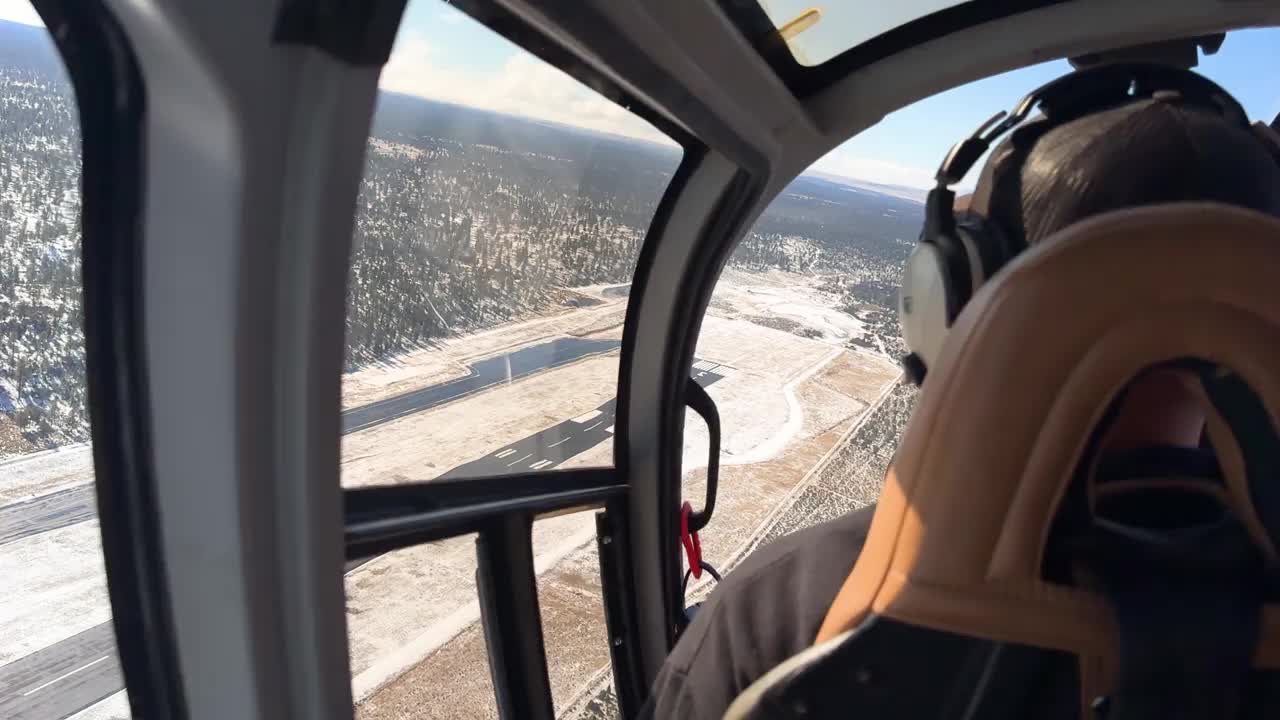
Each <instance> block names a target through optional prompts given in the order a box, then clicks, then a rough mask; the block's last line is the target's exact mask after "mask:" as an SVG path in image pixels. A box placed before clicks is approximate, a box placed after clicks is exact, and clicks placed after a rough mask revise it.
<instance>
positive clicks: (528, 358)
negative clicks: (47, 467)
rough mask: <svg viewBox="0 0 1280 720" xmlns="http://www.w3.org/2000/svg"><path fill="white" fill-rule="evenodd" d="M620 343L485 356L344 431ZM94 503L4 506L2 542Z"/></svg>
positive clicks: (558, 343)
mask: <svg viewBox="0 0 1280 720" xmlns="http://www.w3.org/2000/svg"><path fill="white" fill-rule="evenodd" d="M621 344H622V343H620V342H619V341H617V340H586V339H583V338H558V339H555V340H550V341H547V342H544V343H539V344H538V345H530V346H529V347H525V348H521V349H519V350H516V351H515V352H512V353H507V354H504V355H496V356H494V357H490V358H486V359H484V360H480V361H478V362H476V363H473V364H471V365H470V366H469V368H468V369H469V370H470V374H468V375H467V376H466V377H461V378H458V379H456V380H450V381H449V382H445V383H440V384H439V385H432V386H430V387H425V388H422V389H421V390H415V391H413V392H408V393H405V394H403V395H397V396H395V397H392V398H387V399H386V400H379V401H378V402H375V403H370V404H368V405H361V406H360V407H356V408H351V409H350V410H347V411H346V412H344V413H342V432H343V434H344V435H345V434H346V433H349V432H356V431H357V430H365V429H368V428H371V427H373V426H375V425H381V424H382V423H385V422H390V421H392V420H395V419H396V418H401V417H404V416H405V415H411V414H413V413H416V412H422V411H423V410H430V409H431V408H434V407H437V406H439V405H443V404H445V403H448V402H453V401H454V400H460V399H462V398H464V397H466V396H468V395H471V394H472V393H477V392H480V391H482V390H485V389H486V388H490V387H493V386H494V385H498V384H500V383H507V382H512V381H515V380H519V379H521V378H524V377H527V376H529V375H532V374H533V373H536V372H541V371H543V370H550V369H552V368H557V367H560V366H561V365H567V364H569V363H571V362H574V361H576V360H581V359H582V358H585V357H590V356H593V355H602V354H604V353H607V352H612V351H613V350H616V349H617V348H618V347H619V346H621ZM95 505H96V502H95V498H94V492H93V486H92V485H79V486H76V487H73V488H68V489H66V490H61V491H58V492H55V493H50V494H48V495H42V496H40V497H37V498H32V499H30V500H24V501H22V502H17V503H12V504H9V505H5V506H4V507H0V546H3V545H4V544H5V543H9V542H13V541H14V540H20V539H22V538H24V537H27V536H28V535H35V534H36V533H42V532H48V531H50V530H57V529H58V528H62V527H66V526H68V525H74V524H76V523H79V522H84V521H85V520H92V519H93V518H94V517H96V516H97V511H98V509H97V507H96V506H95Z"/></svg>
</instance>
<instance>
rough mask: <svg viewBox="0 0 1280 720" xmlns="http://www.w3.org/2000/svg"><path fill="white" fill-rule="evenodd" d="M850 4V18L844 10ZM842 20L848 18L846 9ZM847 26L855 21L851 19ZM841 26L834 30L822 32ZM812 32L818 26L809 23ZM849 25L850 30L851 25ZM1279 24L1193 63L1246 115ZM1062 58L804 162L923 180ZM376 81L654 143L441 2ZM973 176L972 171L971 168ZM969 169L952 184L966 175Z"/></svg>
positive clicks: (790, 10)
mask: <svg viewBox="0 0 1280 720" xmlns="http://www.w3.org/2000/svg"><path fill="white" fill-rule="evenodd" d="M766 3H767V8H766V9H767V11H768V12H770V13H774V14H775V15H774V19H775V20H777V21H779V22H785V20H778V18H781V17H794V13H798V12H800V11H801V10H803V9H805V8H807V7H810V6H811V5H810V3H811V0H766ZM954 3H955V0H894V1H893V2H883V0H850V1H849V2H847V3H843V4H833V5H832V6H831V7H833V8H836V10H833V12H843V13H845V17H843V18H842V17H840V16H837V15H828V16H825V17H824V18H823V20H822V21H821V22H819V23H818V24H817V25H815V26H814V27H812V28H810V29H809V30H806V31H805V32H804V33H802V34H801V35H799V36H798V38H797V40H799V39H806V38H807V39H808V40H806V42H808V45H806V51H807V52H808V53H809V59H821V58H823V57H827V56H830V55H831V54H833V53H836V52H838V51H839V50H841V49H843V47H842V46H843V45H847V44H849V43H850V42H853V41H856V39H857V38H859V37H861V36H860V35H858V34H856V33H862V34H864V35H865V34H875V33H876V32H878V31H879V30H880V29H882V27H891V26H892V25H894V24H896V23H899V22H903V21H905V20H907V19H909V18H911V17H913V16H918V15H920V14H923V13H925V12H928V11H930V10H933V9H937V8H940V7H944V6H947V5H951V4H954ZM854 12H856V13H859V14H858V15H857V17H858V18H859V19H860V20H861V21H862V22H858V23H855V22H853V17H852V15H851V13H854ZM846 18H847V19H846ZM0 19H9V20H15V21H17V22H24V23H27V24H39V18H38V16H36V15H35V13H34V11H33V10H32V9H31V7H30V5H29V2H28V0H0ZM851 28H854V29H851ZM832 29H840V30H842V32H833V31H832ZM820 30H821V32H820ZM855 30H856V32H855ZM1275 67H1280V28H1277V29H1264V30H1245V31H1237V32H1233V33H1231V34H1229V35H1228V36H1227V40H1226V42H1225V43H1224V44H1223V46H1222V49H1221V51H1219V53H1218V54H1217V55H1212V56H1208V57H1205V58H1203V59H1202V60H1201V63H1200V66H1199V67H1198V68H1197V71H1199V72H1201V73H1203V74H1204V75H1206V76H1208V77H1209V78H1211V79H1213V80H1215V81H1217V82H1218V83H1219V84H1221V85H1222V86H1223V87H1225V88H1226V89H1227V90H1228V91H1230V92H1232V93H1233V94H1234V95H1235V96H1236V98H1237V99H1238V100H1240V102H1241V103H1242V104H1243V105H1244V107H1245V109H1246V110H1247V111H1248V112H1249V114H1250V116H1251V117H1252V118H1253V119H1265V120H1267V121H1270V120H1271V119H1272V118H1274V117H1276V115H1277V114H1280V82H1277V81H1276V79H1275V75H1274V73H1272V72H1270V69H1271V68H1275ZM1069 70H1070V66H1069V65H1068V64H1067V63H1066V61H1055V62H1050V63H1044V64H1041V65H1035V66H1032V67H1027V68H1022V69H1020V70H1015V71H1013V72H1009V73H1005V74H1003V75H998V76H995V77H991V78H987V79H985V80H979V81H977V82H974V83H970V84H968V85H964V86H962V87H959V88H956V89H953V90H950V91H948V92H945V93H942V94H940V95H936V96H934V97H931V98H927V99H925V100H922V101H920V102H918V103H915V104H914V105H911V106H909V107H907V108H904V109H902V110H899V111H898V112H896V113H893V114H892V115H889V116H888V117H886V118H885V119H884V120H882V121H881V122H880V123H879V124H877V125H876V126H874V127H872V128H870V129H868V130H866V131H864V132H862V133H861V134H859V135H858V136H857V137H855V138H853V139H851V140H849V141H847V142H845V143H844V144H842V145H840V146H839V147H837V148H836V149H835V150H833V151H832V152H831V153H829V154H828V155H827V156H826V157H824V158H822V159H821V160H819V161H818V162H817V163H815V165H814V169H816V170H822V171H825V172H828V173H833V174H836V175H842V176H845V177H850V178H854V179H858V180H865V181H868V182H878V183H886V184H891V185H906V186H910V187H919V188H923V187H929V186H930V185H931V184H932V177H933V173H934V171H935V170H936V169H937V166H938V163H939V162H940V161H941V159H942V157H943V156H944V155H945V154H946V152H947V151H948V150H949V149H950V148H951V146H952V145H953V144H954V143H956V142H957V141H959V140H960V139H962V138H964V137H966V136H967V135H969V134H970V133H971V132H972V131H973V130H974V129H975V128H977V127H978V125H980V124H981V123H982V122H983V121H984V120H986V119H987V118H988V117H990V116H991V115H993V114H995V113H996V112H997V111H999V110H1006V109H1009V108H1011V107H1012V106H1013V105H1014V104H1015V103H1017V101H1018V100H1019V99H1020V98H1021V97H1022V96H1023V95H1025V94H1026V93H1027V92H1028V91H1030V90H1033V89H1035V88H1036V87H1038V86H1040V85H1042V84H1043V83H1045V82H1048V81H1049V80H1052V79H1053V78H1055V77H1057V76H1059V75H1061V74H1063V73H1065V72H1067V71H1069ZM379 84H380V85H381V87H382V88H383V89H384V90H390V91H395V92H401V93H407V94H411V95H419V96H422V97H429V98H434V99H439V100H445V101H448V102H453V103H459V104H463V105H470V106H473V107H479V108H484V109H488V110H495V111H498V112H504V113H509V114H514V115H524V116H528V117H533V118H537V119H540V120H549V121H552V122H558V123H564V124H567V125H574V126H578V127H584V128H588V129H592V130H598V131H602V132H610V133H615V134H620V135H626V136H630V137H635V138H641V139H646V140H652V141H657V142H663V141H664V140H665V138H664V137H663V136H662V135H661V133H659V132H658V131H657V130H656V129H654V128H653V127H652V126H650V125H648V124H647V123H645V122H644V121H642V120H639V119H638V118H636V117H635V116H633V115H631V114H630V113H629V112H628V111H627V110H625V109H623V108H621V107H619V106H617V105H614V104H613V103H611V102H610V101H608V100H605V99H604V98H603V97H601V96H599V95H597V94H596V93H595V92H593V91H592V90H590V89H588V88H587V87H585V86H583V85H581V84H579V83H578V82H577V81H575V80H573V79H572V78H570V77H568V76H567V75H565V74H564V73H562V72H561V71H560V70H558V69H556V68H554V67H551V66H549V65H547V64H546V63H543V62H542V61H541V60H538V59H537V58H535V57H533V56H532V55H530V54H529V53H527V52H525V51H524V50H522V49H520V48H519V47H517V46H515V45H513V44H512V43H510V42H509V41H507V40H506V39H504V38H502V37H501V36H499V35H497V34H495V33H493V32H492V31H490V30H489V29H488V28H486V27H484V26H483V25H481V24H479V23H478V22H476V21H475V20H473V19H471V18H470V17H468V16H466V15H464V14H463V13H462V12H460V11H458V10H456V9H454V8H453V7H452V6H451V5H449V4H448V3H447V2H445V1H444V0H409V3H408V7H407V9H406V11H405V17H404V20H403V22H402V23H401V26H400V31H399V34H398V35H397V37H396V43H395V47H394V48H393V50H392V54H391V60H390V61H389V62H388V63H387V65H386V67H385V68H383V71H382V76H381V79H380V83H379ZM975 174H976V173H975ZM972 180H973V178H969V179H967V181H966V183H964V184H963V185H970V186H971V184H972Z"/></svg>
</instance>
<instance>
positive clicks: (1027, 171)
mask: <svg viewBox="0 0 1280 720" xmlns="http://www.w3.org/2000/svg"><path fill="white" fill-rule="evenodd" d="M1043 127H1044V126H1041V127H1037V126H1036V124H1035V123H1032V124H1030V125H1027V126H1024V127H1023V128H1020V129H1019V130H1018V131H1017V132H1015V133H1014V135H1012V136H1011V137H1010V138H1009V139H1008V140H1006V141H1005V142H1004V143H1002V144H1001V145H1000V146H998V147H997V148H996V149H995V150H994V151H992V155H991V158H990V160H989V163H988V165H989V167H987V168H986V169H985V170H984V172H983V175H982V178H981V179H980V180H979V192H982V191H983V188H982V187H981V186H982V184H983V183H990V187H989V188H986V191H987V192H989V193H990V199H989V202H988V213H987V214H988V216H989V217H990V218H991V219H992V220H994V221H995V222H997V223H999V225H1000V227H1001V228H1003V229H1004V230H1005V232H1006V233H1009V234H1012V235H1013V236H1014V237H1012V238H1010V239H1011V240H1013V241H1014V242H1015V243H1018V244H1022V243H1026V244H1035V243H1036V242H1039V241H1040V240H1043V239H1044V238H1045V237H1047V236H1049V235H1051V234H1052V233H1054V232H1056V231H1058V230H1061V229H1062V228H1064V227H1066V226H1067V225H1070V224H1072V223H1074V222H1077V221H1080V220H1084V219H1086V218H1088V217H1091V216H1093V215H1097V214H1099V213H1103V212H1107V211H1111V210H1120V209H1124V208H1130V207H1137V206H1142V205H1152V204H1160V203H1169V202H1180V201H1210V202H1220V203H1224V204H1228V205H1235V206H1238V207H1244V208H1249V209H1253V210H1258V211H1261V212H1265V213H1268V214H1271V215H1276V216H1280V165H1278V164H1277V163H1276V161H1275V159H1274V156H1273V155H1272V154H1271V153H1270V152H1268V148H1267V147H1266V146H1265V145H1264V144H1263V141H1262V140H1260V139H1259V138H1257V137H1256V136H1254V134H1253V133H1252V132H1251V131H1249V130H1247V129H1245V128H1244V127H1242V126H1241V125H1240V123H1239V122H1232V121H1231V120H1229V119H1227V118H1224V117H1222V116H1220V115H1218V114H1216V113H1214V112H1212V111H1211V110H1207V109H1204V108H1199V107H1196V106H1194V105H1190V104H1186V103H1182V102H1180V101H1179V100H1177V99H1176V98H1175V99H1169V98H1159V99H1153V100H1145V101H1140V102H1133V103H1130V104H1126V105H1122V106H1119V107H1116V108H1112V109H1109V110H1103V111H1100V112H1096V113H1092V114H1089V115H1084V116H1082V117H1080V118H1077V119H1075V120H1072V121H1069V122H1066V123H1064V124H1062V125H1058V126H1056V127H1053V128H1050V129H1048V130H1047V131H1045V130H1044V129H1043Z"/></svg>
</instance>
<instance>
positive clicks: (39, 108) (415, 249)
mask: <svg viewBox="0 0 1280 720" xmlns="http://www.w3.org/2000/svg"><path fill="white" fill-rule="evenodd" d="M680 158H681V151H680V149H678V148H676V147H674V146H670V147H668V146H661V145H655V144H651V143H644V142H639V141H635V140H629V139H624V138H619V137H615V136H607V135H602V134H598V133H592V132H589V131H581V130H575V129H571V128H566V127H563V126H558V125H552V124H548V123H543V122H538V121H533V120H528V119H523V118H516V117H511V116H504V115H498V114H494V113H489V112H485V111H481V110H475V109H470V108H463V107H459V106H454V105H447V104H443V103H438V102H433V101H430V100H424V99H421V98H416V97H408V96H402V95H395V94H387V93H384V94H382V95H381V96H380V98H379V102H378V111H377V114H376V116H375V119H374V128H373V133H372V136H371V138H370V140H369V144H368V149H367V153H366V161H365V176H364V182H363V183H362V185H361V190H360V195H359V199H358V201H357V203H358V207H357V213H356V228H355V236H354V239H353V259H352V270H351V275H350V282H349V287H348V312H347V318H346V328H347V338H348V343H347V345H348V351H347V364H348V367H349V368H356V367H359V366H361V365H363V364H366V363H368V362H371V361H373V360H377V359H381V358H385V357H388V356H393V355H396V354H398V353H401V352H404V351H406V350H409V349H413V348H418V347H423V346H429V345H431V344H432V343H434V342H437V341H440V340H442V339H444V338H448V337H453V336H457V335H460V334H465V333H469V332H474V331H476V330H479V329H483V328H486V327H490V326H493V325H495V324H498V323H501V322H504V321H507V320H513V319H518V318H522V317H528V316H531V315H536V314H541V313H549V312H556V311H563V310H565V309H567V308H568V307H570V306H572V305H573V304H574V303H575V302H576V301H577V299H580V298H578V296H577V295H576V294H575V293H573V292H572V291H571V288H574V287H578V286H584V285H594V284H601V283H625V282H628V281H629V280H630V278H631V275H632V272H633V271H634V268H635V264H636V261H637V259H638V257H639V252H640V245H641V243H642V241H643V239H644V234H645V231H646V229H647V228H648V226H649V223H650V220H651V219H652V216H653V213H654V210H655V209H656V207H657V205H658V203H659V201H660V199H661V197H662V193H663V192H664V191H665V189H666V187H667V185H668V183H669V182H670V180H671V177H672V175H673V173H674V172H675V170H676V168H677V166H678V164H679V162H680ZM79 177H80V157H79V136H78V127H77V118H76V108H75V101H74V97H73V95H72V91H71V87H70V84H69V82H68V80H67V78H66V77H65V74H64V71H63V70H62V67H61V65H60V63H59V62H58V60H57V55H56V53H55V50H54V48H53V46H52V44H51V43H49V41H48V39H47V36H46V35H45V31H44V30H43V29H40V28H30V27H26V26H21V25H14V24H12V23H6V22H2V21H0V457H4V456H7V455H13V454H20V453H23V452H29V451H32V450H37V449H40V448H44V447H50V446H56V445H62V444H66V443H69V442H75V441H80V440H85V439H87V435H88V433H87V421H86V413H85V400H86V398H85V387H84V354H83V337H82V332H81V323H82V318H83V312H82V307H81V304H80V289H79V278H80V266H79V265H80V258H79ZM920 216H921V207H920V205H919V204H918V203H914V202H912V201H909V200H903V199H899V198H895V197H890V196H887V195H883V194H879V193H875V192H871V191H868V190H865V189H859V188H855V187H852V186H850V185H846V184H841V183H838V182H832V181H828V180H824V179H819V178H814V177H808V176H806V177H802V178H800V179H799V180H797V181H796V182H794V183H792V185H791V186H790V187H789V188H788V189H787V190H786V191H785V192H784V193H783V194H782V195H781V196H780V197H779V198H778V199H777V200H775V201H774V203H773V204H772V205H771V206H770V207H769V209H768V210H767V211H766V212H765V213H764V214H763V215H762V216H761V218H760V220H759V221H758V222H757V224H756V226H755V227H754V228H753V229H752V230H751V231H750V232H749V234H748V236H747V238H746V239H745V240H744V241H743V242H742V244H741V245H740V246H739V247H738V249H737V251H736V252H735V254H734V256H733V259H732V261H731V262H732V263H733V264H734V265H735V266H737V267H739V268H740V269H744V270H768V269H772V268H778V269H783V270H788V271H794V272H802V273H806V274H820V275H821V276H822V277H823V279H824V283H825V285H826V288H827V289H829V290H831V291H833V292H836V293H838V294H839V295H840V296H841V297H843V299H844V300H843V305H844V309H845V311H846V312H849V313H850V314H852V315H855V316H857V317H858V318H859V319H860V320H861V321H862V322H863V323H864V325H865V326H866V327H867V328H869V329H870V331H871V333H872V334H874V335H875V336H876V337H875V338H874V339H868V338H867V337H866V336H865V335H864V337H862V338H859V339H858V340H855V341H854V342H857V343H859V344H864V345H865V346H867V347H872V348H890V349H896V348H898V347H899V346H900V341H899V340H898V337H897V332H898V331H897V322H896V318H895V317H894V315H893V312H892V307H893V293H894V292H895V288H896V282H897V273H898V268H899V267H900V266H901V263H902V261H903V260H904V259H905V258H906V255H907V252H908V251H909V249H910V244H911V241H912V240H913V239H914V236H915V233H916V232H918V228H919V223H920Z"/></svg>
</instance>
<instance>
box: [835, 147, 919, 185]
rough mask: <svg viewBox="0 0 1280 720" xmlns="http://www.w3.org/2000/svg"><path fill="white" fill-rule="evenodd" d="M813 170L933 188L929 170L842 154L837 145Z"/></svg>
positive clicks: (857, 178)
mask: <svg viewBox="0 0 1280 720" xmlns="http://www.w3.org/2000/svg"><path fill="white" fill-rule="evenodd" d="M813 168H814V169H815V170H821V171H822V172H827V173H831V174H832V175H840V176H842V177H847V178H852V179H854V180H862V181H864V182H873V183H881V184H884V185H905V186H907V187H913V188H930V187H933V185H934V181H933V174H934V171H933V170H926V169H925V168H921V167H913V166H910V165H900V164H898V163H893V162H887V161H885V160H874V159H872V158H865V157H857V156H852V155H845V154H843V153H841V152H840V149H839V148H837V149H835V150H833V151H832V152H830V153H827V155H826V156H825V157H823V158H822V159H821V160H819V161H818V162H816V163H814V164H813Z"/></svg>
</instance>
